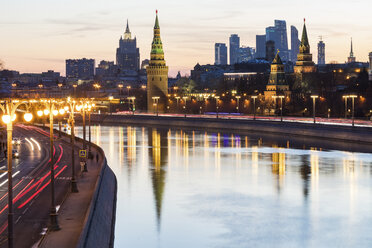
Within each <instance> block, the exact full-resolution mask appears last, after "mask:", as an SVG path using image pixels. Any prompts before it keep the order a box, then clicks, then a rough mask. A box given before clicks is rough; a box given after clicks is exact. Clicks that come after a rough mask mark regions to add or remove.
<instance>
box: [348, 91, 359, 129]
mask: <svg viewBox="0 0 372 248" xmlns="http://www.w3.org/2000/svg"><path fill="white" fill-rule="evenodd" d="M349 97H350V98H351V108H352V110H351V118H352V126H353V127H354V99H355V98H357V96H356V95H350V96H349Z"/></svg>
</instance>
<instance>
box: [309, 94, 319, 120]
mask: <svg viewBox="0 0 372 248" xmlns="http://www.w3.org/2000/svg"><path fill="white" fill-rule="evenodd" d="M310 97H311V98H312V99H313V118H314V123H315V100H316V99H317V98H318V97H319V96H317V95H311V96H310Z"/></svg>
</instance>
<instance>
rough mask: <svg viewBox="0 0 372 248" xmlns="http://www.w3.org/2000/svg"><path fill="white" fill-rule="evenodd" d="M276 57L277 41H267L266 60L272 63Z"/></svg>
mask: <svg viewBox="0 0 372 248" xmlns="http://www.w3.org/2000/svg"><path fill="white" fill-rule="evenodd" d="M274 57H275V42H274V41H273V40H268V41H266V60H267V61H269V62H270V63H271V62H272V61H273V60H274Z"/></svg>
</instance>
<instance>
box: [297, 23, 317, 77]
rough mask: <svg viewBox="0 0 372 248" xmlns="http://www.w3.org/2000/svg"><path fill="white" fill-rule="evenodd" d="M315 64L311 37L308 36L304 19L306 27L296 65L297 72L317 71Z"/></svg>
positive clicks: (303, 31)
mask: <svg viewBox="0 0 372 248" xmlns="http://www.w3.org/2000/svg"><path fill="white" fill-rule="evenodd" d="M315 71H316V68H315V64H314V62H313V55H312V54H311V53H310V45H309V39H308V38H307V31H306V24H305V20H304V28H303V30H302V38H301V44H300V53H299V54H298V55H297V62H296V65H295V66H294V72H295V73H296V74H302V73H312V72H315Z"/></svg>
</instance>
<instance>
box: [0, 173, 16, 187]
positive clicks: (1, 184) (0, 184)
mask: <svg viewBox="0 0 372 248" xmlns="http://www.w3.org/2000/svg"><path fill="white" fill-rule="evenodd" d="M19 172H20V171H17V172H16V173H14V174H13V175H12V177H15V176H16V175H18V174H19ZM7 173H8V172H7ZM7 182H8V179H6V180H5V181H4V182H2V183H0V187H2V186H3V185H4V184H6V183H7Z"/></svg>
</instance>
